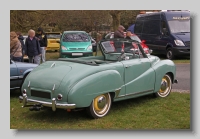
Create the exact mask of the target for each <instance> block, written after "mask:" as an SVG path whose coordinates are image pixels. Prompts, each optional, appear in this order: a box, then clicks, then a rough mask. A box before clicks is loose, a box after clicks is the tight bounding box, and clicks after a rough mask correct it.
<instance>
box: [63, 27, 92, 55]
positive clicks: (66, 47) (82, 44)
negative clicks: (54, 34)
mask: <svg viewBox="0 0 200 139" xmlns="http://www.w3.org/2000/svg"><path fill="white" fill-rule="evenodd" d="M67 34H74V35H75V34H84V35H85V36H87V40H85V41H75V40H76V39H77V37H75V38H73V39H74V40H73V41H66V40H64V39H65V35H67ZM80 38H81V39H82V37H80ZM69 39H72V38H70V37H69ZM89 46H90V47H91V49H88V48H89ZM59 52H60V58H66V57H83V56H92V55H93V51H92V41H91V37H90V36H89V34H87V33H86V32H85V31H64V32H63V34H62V37H61V40H60V51H59Z"/></svg>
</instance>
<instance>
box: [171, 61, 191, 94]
mask: <svg viewBox="0 0 200 139" xmlns="http://www.w3.org/2000/svg"><path fill="white" fill-rule="evenodd" d="M176 79H178V84H173V86H172V91H173V92H175V91H176V92H180V93H184V92H190V64H176Z"/></svg>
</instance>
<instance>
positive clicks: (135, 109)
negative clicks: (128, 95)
mask: <svg viewBox="0 0 200 139" xmlns="http://www.w3.org/2000/svg"><path fill="white" fill-rule="evenodd" d="M19 95H20V93H19V91H17V90H16V91H13V92H11V96H10V128H11V129H67V130H70V129H73V130H76V129H88V130H91V129H121V130H145V129H155V130H156V129H165V130H168V129H169V130H170V129H190V126H191V125H190V93H181V94H180V93H171V94H170V95H169V96H168V97H166V98H154V97H152V95H149V96H144V97H140V98H134V99H129V100H124V101H119V102H114V103H113V104H112V106H111V110H110V112H109V113H108V115H106V116H105V117H103V118H100V119H91V118H90V117H89V116H88V115H87V113H86V111H84V110H82V111H76V112H73V111H71V112H67V111H65V110H57V111H56V112H53V111H51V109H50V110H49V109H46V110H41V111H29V109H28V108H22V107H21V105H22V104H21V103H19V101H18V96H19Z"/></svg>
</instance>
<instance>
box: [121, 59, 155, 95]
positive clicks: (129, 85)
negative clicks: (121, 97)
mask: <svg viewBox="0 0 200 139" xmlns="http://www.w3.org/2000/svg"><path fill="white" fill-rule="evenodd" d="M122 63H123V65H124V72H125V73H124V74H125V86H126V96H130V95H138V94H145V93H150V92H152V91H153V90H154V83H155V72H154V70H153V69H152V68H151V63H150V61H149V59H148V58H147V57H144V56H141V57H135V58H133V59H130V60H124V61H122Z"/></svg>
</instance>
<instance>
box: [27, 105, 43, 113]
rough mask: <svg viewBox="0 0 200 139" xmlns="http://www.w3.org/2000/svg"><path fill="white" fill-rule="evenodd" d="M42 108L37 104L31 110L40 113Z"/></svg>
mask: <svg viewBox="0 0 200 139" xmlns="http://www.w3.org/2000/svg"><path fill="white" fill-rule="evenodd" d="M41 108H42V104H35V105H33V106H32V107H30V108H29V110H30V111H40V110H41Z"/></svg>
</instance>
